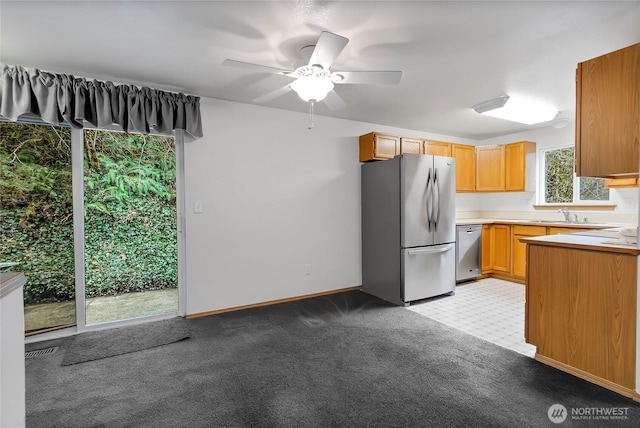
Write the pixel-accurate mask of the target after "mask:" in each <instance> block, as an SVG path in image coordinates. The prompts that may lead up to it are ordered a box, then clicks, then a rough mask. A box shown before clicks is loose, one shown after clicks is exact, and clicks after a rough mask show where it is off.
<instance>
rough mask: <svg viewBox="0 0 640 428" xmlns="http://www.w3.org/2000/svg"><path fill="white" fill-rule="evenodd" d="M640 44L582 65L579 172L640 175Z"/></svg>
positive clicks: (578, 80) (579, 72)
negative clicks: (639, 155) (639, 112)
mask: <svg viewBox="0 0 640 428" xmlns="http://www.w3.org/2000/svg"><path fill="white" fill-rule="evenodd" d="M638 76H640V43H637V44H635V45H632V46H629V47H627V48H624V49H620V50H617V51H614V52H611V53H608V54H606V55H602V56H600V57H597V58H594V59H592V60H589V61H585V62H582V63H580V64H578V69H577V72H576V174H578V175H579V176H588V177H611V176H612V175H615V174H619V175H621V174H634V173H638V154H639V148H638V145H639V144H640V117H639V115H638V111H640V79H639V78H638Z"/></svg>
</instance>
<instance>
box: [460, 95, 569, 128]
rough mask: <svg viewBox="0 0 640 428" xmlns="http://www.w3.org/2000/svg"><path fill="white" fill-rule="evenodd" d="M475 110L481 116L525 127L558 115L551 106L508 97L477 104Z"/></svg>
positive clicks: (503, 96)
mask: <svg viewBox="0 0 640 428" xmlns="http://www.w3.org/2000/svg"><path fill="white" fill-rule="evenodd" d="M473 109H474V110H475V111H476V112H477V113H480V114H484V115H487V116H492V117H497V118H499V119H505V120H510V121H512V122H518V123H524V124H525V125H535V124H537V123H543V122H548V121H550V120H552V119H553V118H555V117H556V115H557V114H558V110H557V109H555V108H554V107H551V106H549V105H546V104H543V103H539V102H536V101H533V100H528V99H524V98H521V97H509V96H508V95H501V96H500V97H498V98H495V99H493V100H489V101H485V102H483V103H480V104H476V105H475V106H473Z"/></svg>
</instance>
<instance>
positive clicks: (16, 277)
mask: <svg viewBox="0 0 640 428" xmlns="http://www.w3.org/2000/svg"><path fill="white" fill-rule="evenodd" d="M26 282H27V278H26V277H25V276H24V274H23V273H22V272H1V273H0V299H1V298H3V297H4V296H6V295H8V294H9V293H11V292H12V291H14V290H16V289H18V288H20V287H22V286H23V285H24V284H26Z"/></svg>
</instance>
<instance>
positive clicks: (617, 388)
mask: <svg viewBox="0 0 640 428" xmlns="http://www.w3.org/2000/svg"><path fill="white" fill-rule="evenodd" d="M534 359H535V360H536V361H540V362H541V363H543V364H546V365H548V366H551V367H555V368H556V369H558V370H562V371H563V372H567V373H569V374H572V375H574V376H576V377H579V378H580V379H584V380H586V381H589V382H591V383H595V384H596V385H599V386H601V387H603V388H606V389H608V390H611V391H613V392H617V393H618V394H620V395H624V396H625V397H627V398H631V399H633V400H634V401H640V395H639V394H638V393H637V392H636V391H634V390H633V389H631V388H627V387H626V386H622V385H618V384H617V383H613V382H611V381H610V380H607V379H603V378H601V377H599V376H596V375H593V374H591V373H587V372H585V371H582V370H580V369H577V368H575V367H572V366H570V365H567V364H565V363H561V362H560V361H556V360H554V359H552V358H549V357H545V356H544V355H540V354H538V353H537V352H536V355H535V357H534Z"/></svg>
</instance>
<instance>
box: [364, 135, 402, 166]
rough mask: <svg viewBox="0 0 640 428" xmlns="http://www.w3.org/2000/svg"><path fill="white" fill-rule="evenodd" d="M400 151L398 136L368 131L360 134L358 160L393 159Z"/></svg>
mask: <svg viewBox="0 0 640 428" xmlns="http://www.w3.org/2000/svg"><path fill="white" fill-rule="evenodd" d="M399 153H400V137H396V136H394V135H386V134H379V133H377V132H370V133H368V134H365V135H361V136H360V162H366V161H370V160H383V159H393V157H394V156H395V155H397V154H399Z"/></svg>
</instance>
